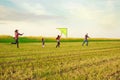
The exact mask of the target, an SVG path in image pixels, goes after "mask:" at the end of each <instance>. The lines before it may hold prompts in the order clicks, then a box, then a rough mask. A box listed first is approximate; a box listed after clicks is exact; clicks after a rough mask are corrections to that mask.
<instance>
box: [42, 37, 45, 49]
mask: <svg viewBox="0 0 120 80" xmlns="http://www.w3.org/2000/svg"><path fill="white" fill-rule="evenodd" d="M42 47H45V40H44V38H42Z"/></svg>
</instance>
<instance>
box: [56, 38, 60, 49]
mask: <svg viewBox="0 0 120 80" xmlns="http://www.w3.org/2000/svg"><path fill="white" fill-rule="evenodd" d="M57 47H60V40H58V41H57V45H56V48H57Z"/></svg>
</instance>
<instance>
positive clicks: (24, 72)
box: [0, 41, 120, 80]
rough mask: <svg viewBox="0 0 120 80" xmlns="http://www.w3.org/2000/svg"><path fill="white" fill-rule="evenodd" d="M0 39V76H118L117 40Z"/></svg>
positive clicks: (51, 79) (80, 79) (39, 79)
mask: <svg viewBox="0 0 120 80" xmlns="http://www.w3.org/2000/svg"><path fill="white" fill-rule="evenodd" d="M81 44H82V43H81V42H62V43H61V47H60V48H55V45H56V43H46V46H45V48H42V47H41V43H21V44H20V48H19V49H18V48H16V45H11V44H8V43H0V80H120V42H112V41H111V42H90V44H89V46H81Z"/></svg>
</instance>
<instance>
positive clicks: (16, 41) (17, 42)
mask: <svg viewBox="0 0 120 80" xmlns="http://www.w3.org/2000/svg"><path fill="white" fill-rule="evenodd" d="M11 44H17V48H19V41H18V39H15V42H12V43H11Z"/></svg>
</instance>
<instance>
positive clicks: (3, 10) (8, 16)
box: [0, 6, 61, 21]
mask: <svg viewBox="0 0 120 80" xmlns="http://www.w3.org/2000/svg"><path fill="white" fill-rule="evenodd" d="M0 15H1V16H0V20H1V21H5V20H8V21H39V20H57V19H61V17H60V16H52V15H35V14H32V13H24V12H19V11H16V10H14V9H11V8H8V7H4V6H0Z"/></svg>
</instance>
